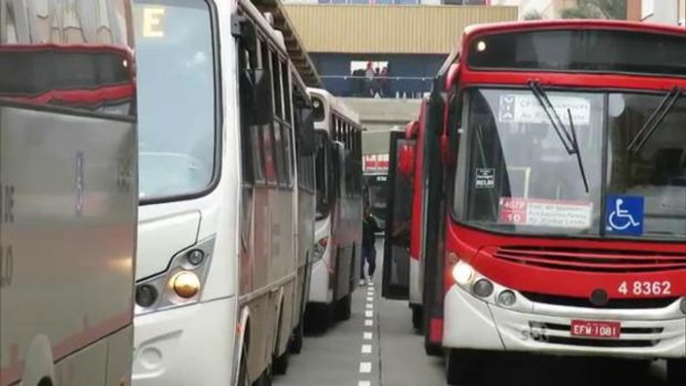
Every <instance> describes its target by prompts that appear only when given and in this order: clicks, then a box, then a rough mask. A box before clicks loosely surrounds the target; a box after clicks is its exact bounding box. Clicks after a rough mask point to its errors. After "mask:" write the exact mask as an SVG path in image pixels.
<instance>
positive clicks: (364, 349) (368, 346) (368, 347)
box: [362, 344, 372, 354]
mask: <svg viewBox="0 0 686 386" xmlns="http://www.w3.org/2000/svg"><path fill="white" fill-rule="evenodd" d="M371 353H372V345H371V344H363V345H362V354H371Z"/></svg>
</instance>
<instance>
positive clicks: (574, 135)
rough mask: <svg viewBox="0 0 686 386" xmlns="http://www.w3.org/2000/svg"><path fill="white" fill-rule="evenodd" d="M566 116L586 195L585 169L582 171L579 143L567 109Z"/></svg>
mask: <svg viewBox="0 0 686 386" xmlns="http://www.w3.org/2000/svg"><path fill="white" fill-rule="evenodd" d="M567 114H568V115H569V128H570V129H571V130H572V139H574V147H575V148H576V151H575V152H574V154H576V162H577V163H578V164H579V171H580V172H581V179H582V180H584V188H585V189H586V193H588V179H586V169H584V163H583V161H582V160H581V149H579V141H578V140H577V138H576V128H574V119H572V110H571V109H567Z"/></svg>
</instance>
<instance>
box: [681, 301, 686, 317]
mask: <svg viewBox="0 0 686 386" xmlns="http://www.w3.org/2000/svg"><path fill="white" fill-rule="evenodd" d="M681 312H683V313H684V314H686V298H683V299H681Z"/></svg>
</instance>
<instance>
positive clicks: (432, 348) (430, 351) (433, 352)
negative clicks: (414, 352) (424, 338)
mask: <svg viewBox="0 0 686 386" xmlns="http://www.w3.org/2000/svg"><path fill="white" fill-rule="evenodd" d="M424 351H425V352H426V355H428V356H430V357H442V356H443V347H442V346H441V345H440V344H436V343H429V342H424Z"/></svg>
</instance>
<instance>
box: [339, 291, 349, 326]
mask: <svg viewBox="0 0 686 386" xmlns="http://www.w3.org/2000/svg"><path fill="white" fill-rule="evenodd" d="M351 308H352V295H351V294H348V295H346V296H345V297H343V298H342V299H340V300H338V302H336V319H338V320H350V316H351V314H352V310H351Z"/></svg>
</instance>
